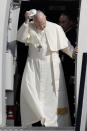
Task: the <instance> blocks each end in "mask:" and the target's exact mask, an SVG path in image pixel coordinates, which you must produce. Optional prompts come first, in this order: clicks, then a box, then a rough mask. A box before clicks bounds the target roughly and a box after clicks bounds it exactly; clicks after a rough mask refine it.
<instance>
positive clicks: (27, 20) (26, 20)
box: [25, 11, 30, 24]
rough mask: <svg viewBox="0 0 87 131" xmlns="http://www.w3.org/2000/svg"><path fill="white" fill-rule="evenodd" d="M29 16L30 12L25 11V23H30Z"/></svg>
mask: <svg viewBox="0 0 87 131" xmlns="http://www.w3.org/2000/svg"><path fill="white" fill-rule="evenodd" d="M29 16H30V12H29V11H26V12H25V23H26V24H28V23H29Z"/></svg>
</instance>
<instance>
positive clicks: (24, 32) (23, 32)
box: [17, 23, 29, 43]
mask: <svg viewBox="0 0 87 131" xmlns="http://www.w3.org/2000/svg"><path fill="white" fill-rule="evenodd" d="M28 35H29V24H25V23H23V24H22V26H21V27H20V28H19V30H18V32H17V40H18V41H20V42H23V43H25V41H26V38H27V36H28Z"/></svg>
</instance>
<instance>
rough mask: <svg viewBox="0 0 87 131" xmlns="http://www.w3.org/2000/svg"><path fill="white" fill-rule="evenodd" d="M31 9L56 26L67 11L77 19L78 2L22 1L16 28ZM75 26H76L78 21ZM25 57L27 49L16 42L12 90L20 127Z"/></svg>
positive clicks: (75, 0)
mask: <svg viewBox="0 0 87 131" xmlns="http://www.w3.org/2000/svg"><path fill="white" fill-rule="evenodd" d="M70 5H71V6H70ZM73 7H74V8H73ZM32 8H35V9H39V10H42V11H43V12H44V13H45V14H46V16H47V20H49V21H51V22H55V23H57V24H58V19H59V16H60V14H61V12H67V11H69V12H70V14H71V15H73V16H75V17H76V19H78V17H79V16H78V13H79V0H71V1H69V0H66V1H64V0H60V1H59V0H58V1H57V0H55V1H54V0H46V1H40V0H35V1H34V0H30V1H22V2H21V9H20V16H19V25H18V28H19V27H20V26H21V25H22V23H23V22H24V14H25V11H26V10H30V9H32ZM76 24H78V21H77V23H76ZM23 54H25V55H23ZM27 55H28V47H27V46H25V45H23V44H19V43H18V42H17V68H16V73H15V82H16V83H17V84H16V85H17V86H16V87H14V90H15V94H14V98H15V99H14V103H15V113H16V119H15V126H21V117H20V113H19V112H20V87H21V80H22V75H23V71H24V67H25V63H26V59H27ZM73 84H74V83H73ZM73 104H74V103H73ZM35 126H40V123H36V124H35Z"/></svg>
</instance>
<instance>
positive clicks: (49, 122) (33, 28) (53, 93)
mask: <svg viewBox="0 0 87 131" xmlns="http://www.w3.org/2000/svg"><path fill="white" fill-rule="evenodd" d="M30 13H31V12H30V11H26V13H25V22H24V23H23V25H22V26H21V27H20V29H19V30H18V35H17V40H18V41H20V42H22V43H25V45H29V53H28V58H27V62H26V66H25V70H24V73H23V78H22V83H21V97H20V106H21V121H22V126H24V127H25V126H29V125H32V124H33V123H36V122H38V121H41V123H42V125H44V126H45V127H65V126H70V124H71V120H70V114H69V106H68V99H67V91H66V86H65V80H64V74H63V70H62V65H61V62H60V58H59V55H58V51H59V50H62V51H63V52H65V53H67V54H68V55H69V56H70V57H73V56H74V55H75V53H76V51H73V52H71V51H69V48H68V43H69V41H68V39H67V38H66V36H65V34H64V32H63V30H62V28H61V27H60V26H59V25H57V24H55V23H52V22H49V21H47V20H46V16H45V15H44V13H43V12H41V11H36V13H35V15H33V21H31V22H29V17H30ZM23 55H24V54H23Z"/></svg>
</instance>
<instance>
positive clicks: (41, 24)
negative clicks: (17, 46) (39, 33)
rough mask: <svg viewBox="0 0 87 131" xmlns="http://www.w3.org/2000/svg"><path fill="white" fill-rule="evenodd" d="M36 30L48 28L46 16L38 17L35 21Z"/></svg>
mask: <svg viewBox="0 0 87 131" xmlns="http://www.w3.org/2000/svg"><path fill="white" fill-rule="evenodd" d="M34 22H35V25H36V28H37V29H39V30H43V29H44V28H45V27H46V17H45V16H41V17H38V18H37V19H34Z"/></svg>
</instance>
